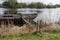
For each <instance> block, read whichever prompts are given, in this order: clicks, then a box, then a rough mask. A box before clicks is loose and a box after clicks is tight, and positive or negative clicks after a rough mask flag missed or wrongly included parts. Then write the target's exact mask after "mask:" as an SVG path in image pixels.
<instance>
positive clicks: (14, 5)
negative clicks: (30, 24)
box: [0, 0, 60, 8]
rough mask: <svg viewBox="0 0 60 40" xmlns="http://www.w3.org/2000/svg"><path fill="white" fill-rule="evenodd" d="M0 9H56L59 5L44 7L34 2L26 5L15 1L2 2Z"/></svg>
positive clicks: (44, 5)
mask: <svg viewBox="0 0 60 40" xmlns="http://www.w3.org/2000/svg"><path fill="white" fill-rule="evenodd" d="M0 7H1V6H0ZM2 7H5V8H56V7H60V5H59V4H56V5H52V4H48V5H46V4H43V3H41V2H34V3H30V4H27V3H18V2H17V1H16V0H8V1H5V2H3V4H2Z"/></svg>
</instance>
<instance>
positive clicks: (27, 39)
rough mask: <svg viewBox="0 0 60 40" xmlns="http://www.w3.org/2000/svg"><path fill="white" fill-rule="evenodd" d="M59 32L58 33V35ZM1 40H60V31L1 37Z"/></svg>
mask: <svg viewBox="0 0 60 40" xmlns="http://www.w3.org/2000/svg"><path fill="white" fill-rule="evenodd" d="M57 32H58V33H57ZM0 40H60V30H54V31H50V32H42V33H40V34H39V33H36V34H18V35H9V36H5V37H0Z"/></svg>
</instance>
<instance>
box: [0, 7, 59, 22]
mask: <svg viewBox="0 0 60 40" xmlns="http://www.w3.org/2000/svg"><path fill="white" fill-rule="evenodd" d="M6 10H8V9H6V8H0V15H2V14H4V12H5V11H6ZM17 11H18V13H22V14H31V13H38V16H37V17H36V18H35V19H34V21H35V22H37V21H39V20H43V21H44V22H53V23H54V22H58V21H59V20H60V8H54V9H53V8H51V9H47V8H45V9H30V8H20V9H17ZM37 11H39V12H37ZM40 11H42V12H40Z"/></svg>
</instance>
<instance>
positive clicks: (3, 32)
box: [0, 24, 34, 37]
mask: <svg viewBox="0 0 60 40" xmlns="http://www.w3.org/2000/svg"><path fill="white" fill-rule="evenodd" d="M27 26H28V25H26V24H25V25H23V26H21V27H19V26H13V27H6V26H5V25H2V27H1V28H0V36H1V37H3V36H7V35H13V34H24V33H31V32H33V31H34V30H33V29H31V28H29V27H27Z"/></svg>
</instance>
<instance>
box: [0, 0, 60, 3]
mask: <svg viewBox="0 0 60 40" xmlns="http://www.w3.org/2000/svg"><path fill="white" fill-rule="evenodd" d="M2 2H3V0H0V3H2ZM18 2H26V3H31V2H42V3H45V4H49V3H52V4H60V0H18Z"/></svg>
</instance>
